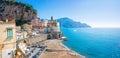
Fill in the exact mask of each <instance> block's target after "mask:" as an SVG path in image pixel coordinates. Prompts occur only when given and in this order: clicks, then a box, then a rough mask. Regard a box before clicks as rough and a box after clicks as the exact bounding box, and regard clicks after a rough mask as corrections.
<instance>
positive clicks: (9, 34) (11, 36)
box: [7, 29, 13, 39]
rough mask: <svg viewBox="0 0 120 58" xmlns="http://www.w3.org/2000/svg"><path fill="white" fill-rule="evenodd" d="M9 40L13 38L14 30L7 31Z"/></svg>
mask: <svg viewBox="0 0 120 58" xmlns="http://www.w3.org/2000/svg"><path fill="white" fill-rule="evenodd" d="M7 38H10V39H11V38H13V30H12V29H7Z"/></svg>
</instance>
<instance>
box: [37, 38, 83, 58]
mask: <svg viewBox="0 0 120 58" xmlns="http://www.w3.org/2000/svg"><path fill="white" fill-rule="evenodd" d="M45 44H46V45H47V46H48V47H47V49H46V51H45V52H43V53H42V54H41V55H40V56H39V58H85V56H82V55H80V54H78V53H76V52H74V51H72V50H70V49H69V48H67V47H66V46H65V45H63V44H62V40H57V39H54V40H47V41H46V42H45Z"/></svg>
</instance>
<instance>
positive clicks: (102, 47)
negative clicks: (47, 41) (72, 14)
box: [61, 28, 120, 58]
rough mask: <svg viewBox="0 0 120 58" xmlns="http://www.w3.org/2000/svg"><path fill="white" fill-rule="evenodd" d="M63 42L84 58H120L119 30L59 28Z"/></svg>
mask: <svg viewBox="0 0 120 58" xmlns="http://www.w3.org/2000/svg"><path fill="white" fill-rule="evenodd" d="M61 30H62V34H63V35H64V36H66V37H67V41H63V44H64V45H66V46H67V47H68V48H70V49H71V50H74V51H75V52H77V53H79V54H81V55H83V56H86V58H120V28H61Z"/></svg>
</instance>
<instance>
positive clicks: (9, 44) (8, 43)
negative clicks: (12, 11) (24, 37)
mask: <svg viewBox="0 0 120 58" xmlns="http://www.w3.org/2000/svg"><path fill="white" fill-rule="evenodd" d="M15 49H16V25H15V20H14V19H11V20H6V21H2V20H0V58H13V57H14V50H15Z"/></svg>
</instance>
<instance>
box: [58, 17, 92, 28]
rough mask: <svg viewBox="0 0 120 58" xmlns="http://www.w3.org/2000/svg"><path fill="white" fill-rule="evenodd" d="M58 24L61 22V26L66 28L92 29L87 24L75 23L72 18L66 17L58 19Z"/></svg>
mask: <svg viewBox="0 0 120 58" xmlns="http://www.w3.org/2000/svg"><path fill="white" fill-rule="evenodd" d="M57 21H58V22H60V26H61V27H64V28H90V27H91V26H89V25H87V24H85V23H80V22H76V21H73V20H72V19H70V18H67V17H64V18H59V19H57Z"/></svg>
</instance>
